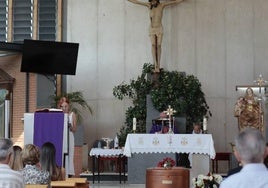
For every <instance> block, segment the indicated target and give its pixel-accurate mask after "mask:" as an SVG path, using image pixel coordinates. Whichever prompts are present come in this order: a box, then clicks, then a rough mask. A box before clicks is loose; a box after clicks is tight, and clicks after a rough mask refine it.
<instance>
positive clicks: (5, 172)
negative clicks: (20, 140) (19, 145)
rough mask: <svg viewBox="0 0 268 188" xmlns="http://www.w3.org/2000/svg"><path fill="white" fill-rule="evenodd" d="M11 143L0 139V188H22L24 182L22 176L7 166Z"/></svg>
mask: <svg viewBox="0 0 268 188" xmlns="http://www.w3.org/2000/svg"><path fill="white" fill-rule="evenodd" d="M12 146H13V142H12V141H11V140H9V139H6V138H0V187H1V188H23V187H25V185H24V180H23V177H22V174H21V173H20V172H18V171H15V170H12V169H11V168H10V167H9V166H8V162H9V160H10V156H11V154H12V152H13V147H12Z"/></svg>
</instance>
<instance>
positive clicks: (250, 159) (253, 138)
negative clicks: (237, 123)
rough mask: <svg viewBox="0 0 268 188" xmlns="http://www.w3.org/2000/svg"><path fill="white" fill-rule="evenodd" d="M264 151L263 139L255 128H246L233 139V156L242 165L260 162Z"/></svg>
mask: <svg viewBox="0 0 268 188" xmlns="http://www.w3.org/2000/svg"><path fill="white" fill-rule="evenodd" d="M265 152H266V143H265V139H264V137H263V135H262V134H261V132H260V131H259V130H257V129H254V128H247V129H245V130H244V131H242V132H241V133H239V134H238V136H237V137H236V139H235V156H236V158H237V159H238V161H240V162H241V163H242V164H243V165H245V164H249V163H262V162H263V160H264V157H265Z"/></svg>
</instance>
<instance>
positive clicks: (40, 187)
mask: <svg viewBox="0 0 268 188" xmlns="http://www.w3.org/2000/svg"><path fill="white" fill-rule="evenodd" d="M25 188H48V185H41V184H26V185H25Z"/></svg>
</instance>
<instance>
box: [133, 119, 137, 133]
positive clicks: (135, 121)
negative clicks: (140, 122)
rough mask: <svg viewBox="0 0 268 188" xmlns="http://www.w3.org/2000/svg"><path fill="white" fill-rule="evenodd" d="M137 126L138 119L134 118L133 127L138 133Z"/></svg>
mask: <svg viewBox="0 0 268 188" xmlns="http://www.w3.org/2000/svg"><path fill="white" fill-rule="evenodd" d="M136 124H137V119H136V118H135V117H134V118H133V127H132V129H133V131H136Z"/></svg>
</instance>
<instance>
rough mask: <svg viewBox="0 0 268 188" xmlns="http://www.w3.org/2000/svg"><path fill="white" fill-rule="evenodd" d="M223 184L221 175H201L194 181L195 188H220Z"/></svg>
mask: <svg viewBox="0 0 268 188" xmlns="http://www.w3.org/2000/svg"><path fill="white" fill-rule="evenodd" d="M221 182H222V176H221V175H219V174H212V173H208V175H206V176H205V175H203V174H200V175H198V177H197V178H193V179H192V183H193V187H194V188H218V187H220V183H221Z"/></svg>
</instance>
